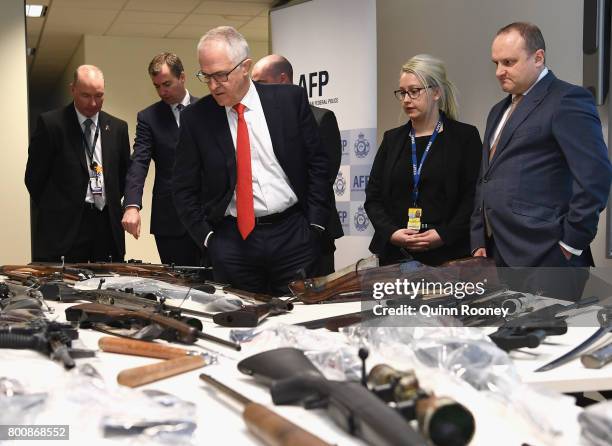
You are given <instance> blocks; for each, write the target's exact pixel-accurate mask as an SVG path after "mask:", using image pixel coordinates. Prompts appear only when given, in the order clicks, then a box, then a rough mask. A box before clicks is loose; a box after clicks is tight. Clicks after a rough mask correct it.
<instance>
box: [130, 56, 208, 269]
mask: <svg viewBox="0 0 612 446" xmlns="http://www.w3.org/2000/svg"><path fill="white" fill-rule="evenodd" d="M148 71H149V76H150V77H151V81H152V82H153V86H154V87H155V90H156V91H157V94H158V96H159V97H160V99H161V100H160V101H159V102H156V103H155V104H153V105H151V106H149V107H147V108H145V109H144V110H142V111H140V112H139V113H138V117H137V124H136V139H135V141H134V153H133V154H132V165H131V166H130V170H129V172H128V175H127V179H126V190H125V200H124V201H123V204H124V208H125V212H124V214H123V220H122V224H123V227H124V229H125V230H126V231H127V232H128V233H130V234H132V235H133V236H134V238H138V237H139V236H140V211H141V210H142V191H143V187H144V183H145V179H146V177H147V173H148V171H149V164H150V163H151V159H153V160H154V161H155V185H154V187H153V200H152V205H151V233H152V234H154V236H155V243H156V244H157V251H158V252H159V257H160V259H161V261H162V263H165V264H172V263H174V264H175V265H194V266H198V265H200V262H201V260H202V249H200V247H198V245H196V243H195V242H194V241H193V239H192V238H191V237H190V235H189V234H188V233H187V230H186V229H185V227H184V226H183V224H182V223H181V221H180V219H179V217H178V215H177V213H176V208H175V207H174V203H173V202H172V168H173V166H174V150H175V147H176V143H177V141H178V136H179V127H180V119H181V113H182V110H183V109H184V108H186V107H188V106H189V105H190V104H192V103H194V102H196V101H197V98H195V97H193V96H191V95H190V94H189V92H188V91H187V89H186V88H185V72H184V69H183V63H182V62H181V59H179V57H178V56H177V55H176V54H172V53H161V54H158V55H157V56H155V57H154V58H153V60H152V61H151V63H150V64H149V69H148Z"/></svg>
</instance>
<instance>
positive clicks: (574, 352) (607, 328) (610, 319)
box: [535, 307, 612, 372]
mask: <svg viewBox="0 0 612 446" xmlns="http://www.w3.org/2000/svg"><path fill="white" fill-rule="evenodd" d="M597 319H598V320H599V323H600V325H601V326H600V328H598V329H597V331H596V332H595V333H593V334H592V335H591V336H589V337H588V338H587V339H586V340H585V341H583V342H582V343H581V344H579V345H577V346H576V347H574V348H573V349H571V350H570V351H569V352H567V353H565V354H564V355H561V356H559V357H558V358H557V359H554V360H552V361H551V362H549V363H548V364H546V365H543V366H542V367H540V368H539V369H536V370H535V372H547V371H549V370H552V369H556V368H557V367H559V366H562V365H563V364H567V363H568V362H570V361H573V360H574V359H576V358H577V357H578V356H579V355H580V353H581V352H583V351H584V350H586V349H588V348H589V347H590V346H591V345H593V344H595V342H597V341H599V340H600V339H601V338H603V337H604V336H605V335H607V334H608V333H610V332H612V307H610V308H602V309H601V310H599V311H598V312H597Z"/></svg>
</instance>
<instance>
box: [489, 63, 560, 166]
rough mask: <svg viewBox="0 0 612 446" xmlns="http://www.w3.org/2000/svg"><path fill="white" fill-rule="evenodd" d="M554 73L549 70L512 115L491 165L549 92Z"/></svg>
mask: <svg viewBox="0 0 612 446" xmlns="http://www.w3.org/2000/svg"><path fill="white" fill-rule="evenodd" d="M553 79H554V75H553V74H552V72H549V73H548V74H547V75H546V76H544V78H543V79H542V80H540V82H538V83H537V84H536V85H535V86H534V87H533V89H532V90H531V91H530V92H529V93H528V94H527V96H525V97H524V98H523V100H522V101H521V102H520V103H519V104H518V105H517V107H516V110H514V112H513V113H512V115H510V118H509V119H508V122H506V125H505V126H504V128H503V130H502V133H501V135H500V137H499V142H498V143H497V149H496V151H495V156H493V159H492V160H491V163H490V164H491V165H493V164H495V161H496V160H497V159H498V158H499V156H500V154H501V153H502V152H503V150H504V148H505V147H506V146H507V145H508V143H509V142H510V139H511V138H512V135H513V133H514V132H515V130H516V129H517V128H518V127H519V126H520V125H521V124H522V123H523V121H525V119H527V117H528V116H529V115H530V114H531V112H533V111H534V109H535V108H536V107H537V106H538V104H539V103H540V102H542V100H543V99H544V98H545V97H546V94H547V93H548V87H549V86H550V83H551V82H552V81H553Z"/></svg>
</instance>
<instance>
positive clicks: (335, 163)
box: [310, 105, 344, 250]
mask: <svg viewBox="0 0 612 446" xmlns="http://www.w3.org/2000/svg"><path fill="white" fill-rule="evenodd" d="M310 109H311V110H312V114H313V115H314V117H315V120H316V121H317V124H318V125H319V135H320V137H321V145H322V146H323V148H324V149H325V151H326V152H327V156H328V158H329V172H328V174H329V175H328V182H329V189H328V197H329V203H330V205H331V213H330V215H329V220H328V221H327V224H326V225H325V233H326V235H327V236H328V238H329V239H330V240H331V248H333V240H334V239H337V238H340V237H342V236H343V235H344V231H343V230H342V223H341V222H340V217H339V216H338V210H337V209H336V196H335V194H334V183H335V181H336V176H337V175H338V170H339V169H340V163H341V162H342V141H341V139H340V129H339V128H338V121H337V120H336V115H334V112H333V111H331V110H328V109H326V108H320V107H315V106H314V105H311V106H310ZM332 250H333V249H332Z"/></svg>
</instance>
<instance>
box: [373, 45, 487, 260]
mask: <svg viewBox="0 0 612 446" xmlns="http://www.w3.org/2000/svg"><path fill="white" fill-rule="evenodd" d="M394 94H395V96H396V98H397V99H398V101H399V102H400V104H401V106H402V109H403V111H404V113H405V114H406V116H407V117H408V122H407V123H406V124H404V125H402V126H401V127H398V128H395V129H392V130H388V131H387V132H385V135H384V138H383V141H382V143H381V145H380V148H379V149H378V152H377V154H376V158H375V160H374V164H373V165H372V171H371V173H370V180H369V183H368V186H367V187H366V202H365V209H366V211H367V213H368V217H369V218H370V220H371V222H372V224H373V225H374V229H375V234H374V237H373V239H372V243H371V244H370V251H372V252H374V253H375V254H377V255H378V256H379V258H380V261H381V264H383V265H385V264H390V263H397V262H399V261H401V260H402V259H406V258H411V257H412V258H414V259H416V260H418V261H420V262H422V263H425V264H427V265H434V266H435V265H439V264H441V263H443V262H445V261H447V260H452V259H457V258H461V257H467V256H469V255H470V240H469V222H470V215H471V213H472V208H473V202H474V190H475V186H476V181H477V177H478V171H479V168H480V161H481V157H482V142H481V140H480V135H479V134H478V130H477V129H476V127H474V126H472V125H469V124H464V123H462V122H459V121H457V99H456V90H455V87H454V86H453V84H452V83H451V82H450V81H449V80H448V79H447V77H446V69H445V67H444V63H443V62H442V61H441V60H439V59H436V58H435V57H433V56H430V55H427V54H421V55H418V56H414V57H413V58H411V59H410V60H409V61H408V62H406V63H405V64H404V66H403V67H402V70H401V73H400V78H399V88H398V89H397V90H395V91H394Z"/></svg>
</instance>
